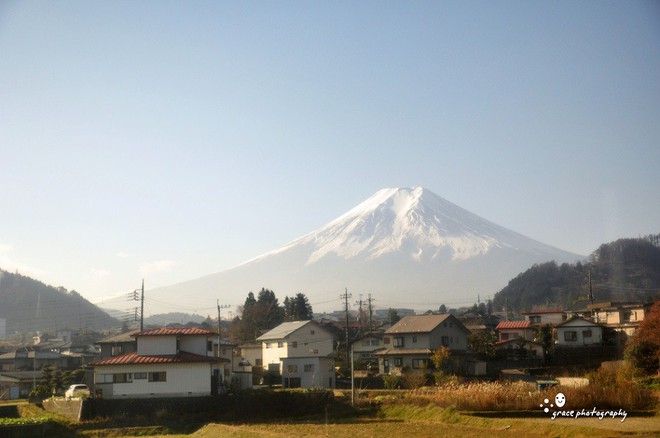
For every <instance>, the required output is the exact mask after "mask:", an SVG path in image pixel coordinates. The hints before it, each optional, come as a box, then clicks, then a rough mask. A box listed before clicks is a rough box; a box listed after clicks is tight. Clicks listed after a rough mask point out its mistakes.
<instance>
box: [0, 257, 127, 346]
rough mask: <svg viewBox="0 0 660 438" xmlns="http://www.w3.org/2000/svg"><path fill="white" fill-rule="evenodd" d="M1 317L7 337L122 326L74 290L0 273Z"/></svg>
mask: <svg viewBox="0 0 660 438" xmlns="http://www.w3.org/2000/svg"><path fill="white" fill-rule="evenodd" d="M0 318H5V319H6V320H7V335H11V334H13V333H15V332H23V333H28V332H36V331H41V332H53V331H55V330H57V329H64V328H68V329H71V330H77V329H86V330H98V329H101V328H106V327H115V326H117V327H118V326H120V325H121V323H120V322H119V321H118V320H117V319H115V318H112V317H111V316H109V315H108V314H107V313H105V312H104V311H102V310H101V309H99V308H98V307H96V306H95V305H94V304H92V303H90V302H89V301H87V300H86V299H85V298H83V297H82V296H81V295H80V294H79V293H77V292H75V291H71V292H69V291H67V290H66V289H64V288H54V287H52V286H48V285H45V284H44V283H42V282H40V281H37V280H33V279H32V278H30V277H25V276H23V275H19V274H12V273H9V272H5V271H2V270H0Z"/></svg>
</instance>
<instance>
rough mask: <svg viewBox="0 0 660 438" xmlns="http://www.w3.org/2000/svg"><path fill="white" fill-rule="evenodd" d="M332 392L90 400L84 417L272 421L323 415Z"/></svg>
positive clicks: (242, 393) (255, 391)
mask: <svg viewBox="0 0 660 438" xmlns="http://www.w3.org/2000/svg"><path fill="white" fill-rule="evenodd" d="M333 400H334V397H333V393H332V391H270V390H265V389H260V390H247V391H241V392H237V393H235V394H225V395H221V396H217V397H181V398H149V399H121V400H117V399H89V400H86V401H85V406H86V408H85V409H83V414H82V418H83V419H85V418H93V417H96V418H112V419H118V420H121V419H130V418H135V417H140V418H144V419H145V420H146V421H148V420H149V419H155V420H159V421H160V420H167V419H170V418H189V419H195V418H204V419H210V420H218V421H221V420H231V421H247V420H255V419H257V420H269V419H279V418H293V417H300V416H308V415H315V414H322V413H324V412H325V410H326V409H327V408H328V407H329V406H330V405H331V404H332V403H333Z"/></svg>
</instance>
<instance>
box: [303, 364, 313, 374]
mask: <svg viewBox="0 0 660 438" xmlns="http://www.w3.org/2000/svg"><path fill="white" fill-rule="evenodd" d="M305 372H306V373H313V372H314V364H313V363H311V364H307V365H305Z"/></svg>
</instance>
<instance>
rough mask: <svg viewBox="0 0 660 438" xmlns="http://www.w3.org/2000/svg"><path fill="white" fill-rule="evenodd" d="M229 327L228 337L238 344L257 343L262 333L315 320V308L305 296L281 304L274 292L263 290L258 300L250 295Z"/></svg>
mask: <svg viewBox="0 0 660 438" xmlns="http://www.w3.org/2000/svg"><path fill="white" fill-rule="evenodd" d="M238 313H239V316H236V317H235V318H234V319H233V320H232V322H231V326H230V327H229V336H230V337H231V338H232V340H234V341H235V342H238V343H249V342H254V340H255V339H257V338H258V337H259V336H261V335H262V334H263V333H265V332H267V331H268V330H271V329H273V328H275V327H277V326H278V325H280V324H282V323H283V322H288V321H306V320H310V319H312V316H313V311H312V306H311V304H309V299H308V298H307V296H306V295H305V294H303V293H297V294H296V295H294V296H292V297H288V296H286V297H285V298H284V303H283V304H280V302H279V300H278V298H277V296H276V295H275V292H273V291H272V290H270V289H266V288H262V289H261V290H260V291H259V293H258V294H257V296H256V297H255V296H254V293H253V292H249V293H248V295H247V298H246V299H245V303H244V304H243V305H242V306H240V307H239V308H238Z"/></svg>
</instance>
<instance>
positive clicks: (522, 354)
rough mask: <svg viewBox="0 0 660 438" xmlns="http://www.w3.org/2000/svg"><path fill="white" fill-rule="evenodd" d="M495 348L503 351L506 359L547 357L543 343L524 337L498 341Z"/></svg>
mask: <svg viewBox="0 0 660 438" xmlns="http://www.w3.org/2000/svg"><path fill="white" fill-rule="evenodd" d="M495 350H499V351H501V352H503V353H504V356H505V357H506V359H545V347H544V346H543V344H541V343H540V342H536V341H528V340H525V339H524V338H522V337H519V338H513V339H509V340H507V341H500V342H496V343H495Z"/></svg>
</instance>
